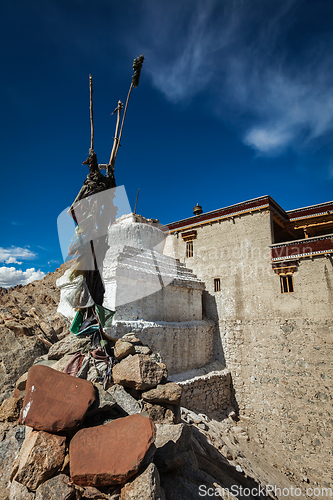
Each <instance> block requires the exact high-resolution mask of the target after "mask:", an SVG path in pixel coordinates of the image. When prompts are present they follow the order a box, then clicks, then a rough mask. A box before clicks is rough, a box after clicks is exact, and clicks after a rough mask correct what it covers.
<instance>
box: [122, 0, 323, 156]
mask: <svg viewBox="0 0 333 500" xmlns="http://www.w3.org/2000/svg"><path fill="white" fill-rule="evenodd" d="M143 5H144V6H145V8H144V12H143V13H142V16H141V18H140V26H141V28H140V29H141V31H139V32H138V33H136V38H135V39H133V38H132V39H131V37H128V38H129V41H128V44H129V45H130V49H131V52H132V51H133V50H134V44H135V46H137V44H138V38H139V41H140V43H141V46H142V47H143V49H142V50H143V53H144V54H145V55H146V61H145V71H147V72H148V73H150V76H151V79H152V82H153V84H154V86H155V87H156V88H158V89H159V90H160V91H161V92H162V93H163V94H164V95H165V97H166V98H167V99H168V100H170V101H171V102H175V103H177V102H178V103H180V102H183V101H186V100H189V99H190V98H193V97H194V96H195V95H196V94H198V93H199V92H201V91H202V90H205V94H207V95H209V99H211V102H208V99H207V100H206V103H207V106H210V109H211V111H212V112H214V113H216V114H217V115H218V116H219V117H220V118H221V119H222V120H224V121H227V122H233V123H234V125H235V127H237V128H240V133H241V136H242V138H243V141H244V143H245V144H246V145H248V146H250V147H251V148H253V149H254V150H256V151H257V152H258V153H260V154H265V155H271V154H273V155H276V154H280V153H282V152H283V151H284V150H285V149H286V148H288V147H290V146H291V147H293V148H295V149H297V150H301V149H302V148H303V147H305V146H309V144H311V143H312V141H314V140H316V139H319V138H325V135H326V134H327V133H328V132H331V131H332V129H333V53H332V50H331V49H330V46H331V45H332V38H327V37H329V36H330V35H328V34H326V35H322V33H321V32H320V33H319V32H318V33H317V34H316V35H313V34H312V37H311V41H309V40H310V39H307V37H304V38H303V39H302V42H301V43H300V45H299V46H298V47H297V49H295V48H293V47H292V46H291V45H288V43H289V42H288V37H290V34H293V32H294V31H295V30H294V28H295V23H297V22H300V21H299V19H300V17H301V13H302V9H303V7H302V5H300V4H299V3H298V2H297V1H296V0H280V1H279V2H262V0H252V1H251V2H249V1H246V0H225V1H224V2H223V3H222V2H220V1H219V0H204V1H202V0H196V1H193V0H183V1H182V2H179V1H178V0H177V1H176V0H170V1H168V2H159V3H156V2H151V1H150V0H146V1H145V2H143ZM301 28H302V27H301ZM296 29H297V26H296ZM298 29H299V26H298ZM322 36H326V39H325V38H322ZM203 99H205V96H204V95H203Z"/></svg>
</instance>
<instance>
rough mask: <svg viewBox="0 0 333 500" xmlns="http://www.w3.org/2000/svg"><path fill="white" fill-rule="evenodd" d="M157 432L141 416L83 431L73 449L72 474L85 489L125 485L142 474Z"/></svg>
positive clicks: (152, 424) (75, 480) (72, 442)
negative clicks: (143, 462) (140, 471)
mask: <svg viewBox="0 0 333 500" xmlns="http://www.w3.org/2000/svg"><path fill="white" fill-rule="evenodd" d="M155 434H156V428H155V425H154V423H153V422H152V421H151V420H150V419H149V418H147V417H145V416H143V415H140V414H137V415H129V416H128V417H124V418H119V419H117V420H114V421H113V422H110V423H109V424H106V425H103V426H98V427H91V428H87V429H81V430H80V431H79V432H78V433H77V434H75V436H74V437H73V439H72V441H71V443H70V447H69V455H70V474H71V478H72V480H73V481H74V482H75V483H76V484H78V485H82V486H97V487H99V486H108V485H114V484H123V483H125V482H126V481H128V479H130V478H131V477H132V476H134V474H136V473H137V472H138V470H139V467H140V465H141V463H142V461H143V459H144V457H145V455H146V453H147V451H148V450H149V448H150V447H151V445H152V444H153V443H154V440H155Z"/></svg>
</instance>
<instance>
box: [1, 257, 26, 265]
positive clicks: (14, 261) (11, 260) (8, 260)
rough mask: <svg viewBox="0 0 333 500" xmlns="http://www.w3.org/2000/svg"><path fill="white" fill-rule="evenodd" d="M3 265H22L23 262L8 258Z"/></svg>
mask: <svg viewBox="0 0 333 500" xmlns="http://www.w3.org/2000/svg"><path fill="white" fill-rule="evenodd" d="M5 264H19V265H21V264H23V262H22V261H21V262H19V261H18V260H16V258H15V257H9V258H8V259H7V260H5Z"/></svg>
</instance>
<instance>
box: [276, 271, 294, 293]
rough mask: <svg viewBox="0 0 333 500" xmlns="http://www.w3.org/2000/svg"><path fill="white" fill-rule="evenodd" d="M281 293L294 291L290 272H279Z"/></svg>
mask: <svg viewBox="0 0 333 500" xmlns="http://www.w3.org/2000/svg"><path fill="white" fill-rule="evenodd" d="M280 286H281V293H294V291H295V288H294V279H293V274H292V273H286V274H282V273H281V274H280Z"/></svg>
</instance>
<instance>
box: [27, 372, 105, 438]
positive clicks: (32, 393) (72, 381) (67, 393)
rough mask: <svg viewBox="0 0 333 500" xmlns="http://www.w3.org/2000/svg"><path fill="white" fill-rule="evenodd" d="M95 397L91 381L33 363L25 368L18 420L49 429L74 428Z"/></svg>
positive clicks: (47, 430) (38, 427) (59, 430)
mask: <svg viewBox="0 0 333 500" xmlns="http://www.w3.org/2000/svg"><path fill="white" fill-rule="evenodd" d="M95 399H96V392H95V388H94V386H93V385H92V383H91V382H88V381H87V380H82V379H78V378H76V377H71V376H70V375H67V374H66V373H61V372H58V371H56V370H53V369H52V368H50V367H48V366H43V365H35V366H33V367H31V368H30V370H29V372H28V380H27V386H26V396H25V398H24V405H23V410H22V412H21V416H20V423H22V424H24V425H29V426H30V427H33V428H34V429H36V430H44V431H46V432H53V433H57V432H62V431H65V430H70V429H75V428H76V427H77V426H78V425H79V424H80V423H81V422H82V420H83V419H84V416H85V414H86V412H87V410H88V408H89V406H90V405H91V404H92V403H93V402H94V401H95Z"/></svg>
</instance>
